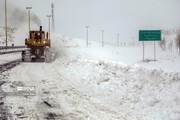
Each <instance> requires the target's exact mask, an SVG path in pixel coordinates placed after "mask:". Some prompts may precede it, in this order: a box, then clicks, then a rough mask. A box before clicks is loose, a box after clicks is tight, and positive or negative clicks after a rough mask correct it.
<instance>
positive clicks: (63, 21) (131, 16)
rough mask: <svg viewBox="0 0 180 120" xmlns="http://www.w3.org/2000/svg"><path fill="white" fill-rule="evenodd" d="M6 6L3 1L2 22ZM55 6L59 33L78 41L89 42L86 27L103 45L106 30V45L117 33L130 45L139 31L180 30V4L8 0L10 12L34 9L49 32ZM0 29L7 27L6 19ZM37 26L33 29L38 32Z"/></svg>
mask: <svg viewBox="0 0 180 120" xmlns="http://www.w3.org/2000/svg"><path fill="white" fill-rule="evenodd" d="M3 2H4V0H1V3H2V4H0V7H1V8H0V9H1V16H2V17H1V19H2V18H3V11H4V6H3ZM52 2H53V3H54V4H55V29H56V33H61V34H65V35H68V36H71V37H76V38H82V39H85V38H86V31H85V30H86V29H85V26H86V25H88V26H90V29H89V37H90V40H94V41H100V40H101V31H100V30H102V29H104V31H105V33H104V34H105V41H107V42H109V43H114V42H115V41H116V34H117V33H119V34H120V40H121V41H129V40H131V39H134V40H138V30H140V29H169V28H178V27H180V0H7V3H8V5H9V6H8V9H11V7H18V8H19V9H20V10H22V11H25V12H26V13H27V10H26V9H25V7H26V6H32V7H33V9H32V13H34V14H36V15H37V16H38V17H39V19H40V20H41V25H43V27H44V28H46V30H47V23H48V21H47V17H46V15H47V14H51V6H50V4H51V3H52ZM9 12H10V11H9ZM17 13H19V12H17ZM8 15H10V14H8ZM8 17H10V16H8ZM11 19H12V18H11ZM26 21H27V20H26ZM13 24H16V23H13ZM32 24H33V23H32ZM0 25H1V26H2V25H4V19H3V20H0ZM26 25H27V24H25V25H24V26H26ZM34 26H37V25H35V24H34ZM34 26H33V29H38V28H36V27H34Z"/></svg>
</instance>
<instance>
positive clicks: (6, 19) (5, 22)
mask: <svg viewBox="0 0 180 120" xmlns="http://www.w3.org/2000/svg"><path fill="white" fill-rule="evenodd" d="M5 26H6V49H7V6H6V0H5Z"/></svg>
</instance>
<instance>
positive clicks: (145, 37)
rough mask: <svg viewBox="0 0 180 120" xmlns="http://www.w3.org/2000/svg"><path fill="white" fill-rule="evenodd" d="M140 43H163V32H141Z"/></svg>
mask: <svg viewBox="0 0 180 120" xmlns="http://www.w3.org/2000/svg"><path fill="white" fill-rule="evenodd" d="M139 41H161V30H139Z"/></svg>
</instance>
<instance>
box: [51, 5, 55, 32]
mask: <svg viewBox="0 0 180 120" xmlns="http://www.w3.org/2000/svg"><path fill="white" fill-rule="evenodd" d="M51 9H52V32H53V33H54V32H55V25H54V4H53V3H52V4H51Z"/></svg>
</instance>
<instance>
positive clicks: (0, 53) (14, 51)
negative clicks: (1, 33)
mask: <svg viewBox="0 0 180 120" xmlns="http://www.w3.org/2000/svg"><path fill="white" fill-rule="evenodd" d="M17 52H22V50H13V51H6V52H0V55H4V54H10V53H17Z"/></svg>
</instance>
